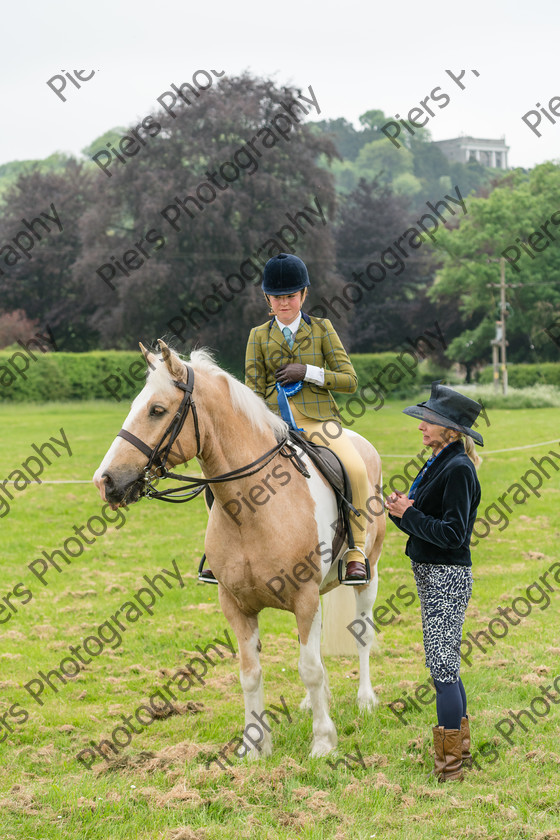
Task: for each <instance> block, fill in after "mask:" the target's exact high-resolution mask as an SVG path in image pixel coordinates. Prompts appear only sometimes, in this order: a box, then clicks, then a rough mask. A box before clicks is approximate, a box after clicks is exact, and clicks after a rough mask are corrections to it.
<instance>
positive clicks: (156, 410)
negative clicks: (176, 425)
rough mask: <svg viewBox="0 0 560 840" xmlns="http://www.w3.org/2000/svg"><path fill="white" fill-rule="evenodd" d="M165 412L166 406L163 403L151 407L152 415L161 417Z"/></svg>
mask: <svg viewBox="0 0 560 840" xmlns="http://www.w3.org/2000/svg"><path fill="white" fill-rule="evenodd" d="M162 414H165V408H164V407H163V406H162V405H153V406H152V407H151V408H150V417H161V415H162Z"/></svg>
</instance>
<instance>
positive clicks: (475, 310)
mask: <svg viewBox="0 0 560 840" xmlns="http://www.w3.org/2000/svg"><path fill="white" fill-rule="evenodd" d="M462 192H463V191H462ZM463 194H464V193H463ZM559 196H560V167H559V166H558V165H557V164H554V163H545V164H542V165H540V166H537V167H536V168H535V169H533V170H532V171H531V172H530V173H525V172H522V171H520V170H517V171H515V172H512V173H509V174H508V175H507V176H506V177H505V178H504V179H503V180H502V181H501V182H500V183H498V184H497V185H496V187H495V189H494V190H493V191H492V192H491V193H490V195H488V196H487V197H478V198H474V197H472V198H470V199H469V200H468V203H467V208H468V213H467V215H466V216H464V217H462V218H461V220H460V223H459V225H458V226H457V227H455V228H454V229H441V228H440V232H439V233H438V244H437V247H438V249H439V252H440V255H441V257H442V261H443V264H442V268H441V270H440V271H439V272H438V273H437V275H436V278H435V281H434V284H433V286H432V288H431V290H430V296H431V297H432V299H433V300H436V299H437V300H442V299H448V300H449V299H453V298H454V299H456V300H457V301H458V303H459V309H460V312H461V315H462V318H463V323H464V326H465V327H468V329H473V328H474V326H473V325H479V324H481V323H482V322H484V321H487V320H489V321H494V320H495V319H499V317H500V305H499V302H500V296H499V289H497V288H496V284H497V283H499V280H500V270H499V265H498V260H499V258H500V257H501V255H502V254H504V255H505V256H506V258H507V260H508V261H507V262H506V282H507V283H509V284H514V285H513V286H512V287H510V288H508V290H507V299H508V319H507V334H508V341H509V350H508V354H509V358H510V359H511V360H512V361H519V362H522V361H537V360H538V357H540V358H541V359H555V358H557V353H558V351H557V348H555V346H554V345H553V343H552V342H550V341H549V342H546V341H545V340H544V339H543V330H544V328H545V327H546V326H547V323H550V322H551V321H552V320H554V319H555V318H558V317H560V248H559V241H560V227H559V226H560V213H559V212H558V207H559V204H558V199H559ZM553 220H554V221H553ZM546 319H549V320H548V321H547V320H546ZM461 338H462V339H463V338H464V336H461ZM488 358H490V346H488Z"/></svg>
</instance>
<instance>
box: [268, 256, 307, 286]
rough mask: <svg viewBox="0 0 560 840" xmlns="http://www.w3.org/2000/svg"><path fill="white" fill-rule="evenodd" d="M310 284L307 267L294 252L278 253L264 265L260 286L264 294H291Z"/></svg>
mask: <svg viewBox="0 0 560 840" xmlns="http://www.w3.org/2000/svg"><path fill="white" fill-rule="evenodd" d="M310 285H311V284H310V282H309V275H308V273H307V267H306V265H305V263H304V261H303V260H300V258H299V257H296V256H295V254H278V255H277V256H276V257H271V259H269V260H268V262H267V263H266V265H265V267H264V272H263V279H262V284H261V288H262V290H263V292H264V293H265V295H292V294H294V292H300V291H302V290H303V289H305V288H307V286H310Z"/></svg>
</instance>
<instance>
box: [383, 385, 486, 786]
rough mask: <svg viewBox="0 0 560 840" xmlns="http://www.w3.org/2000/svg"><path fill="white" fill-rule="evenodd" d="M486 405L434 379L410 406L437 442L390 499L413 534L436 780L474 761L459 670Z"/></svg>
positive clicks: (429, 441)
mask: <svg viewBox="0 0 560 840" xmlns="http://www.w3.org/2000/svg"><path fill="white" fill-rule="evenodd" d="M480 411H481V406H480V405H479V403H477V402H475V401H474V400H471V399H469V397H465V396H463V394H459V393H458V392H457V391H454V390H453V389H452V388H447V387H445V386H443V385H440V384H439V382H433V383H432V392H431V396H430V399H429V400H427V401H426V402H423V403H420V404H418V405H413V406H409V407H408V408H405V409H404V413H405V414H408V415H410V416H411V417H417V418H419V419H420V420H421V421H422V422H421V423H420V425H419V426H418V428H419V430H420V431H421V432H422V435H423V438H422V442H423V444H424V445H425V446H429V447H430V448H431V449H432V453H433V454H432V457H431V458H429V460H428V461H427V462H426V464H425V465H424V466H423V468H422V469H421V470H420V472H419V473H418V475H417V477H416V478H415V479H414V481H413V482H412V486H411V488H410V490H409V492H408V496H404V495H403V494H402V493H399V492H394V493H392V494H391V495H390V496H389V498H388V499H387V500H386V506H387V509H388V511H389V516H390V518H391V519H392V520H393V522H394V523H395V525H396V526H397V527H398V528H400V530H401V531H404V533H405V534H408V542H407V544H406V554H407V555H408V557H410V559H411V561H412V571H413V572H414V577H415V579H416V586H417V589H418V596H419V598H420V608H421V613H422V633H423V638H424V650H425V653H426V666H427V667H428V668H429V669H430V673H431V675H432V679H433V681H434V685H435V688H436V709H437V720H438V725H437V726H434V727H433V736H434V750H435V773H436V776H437V777H438V780H439V781H446V780H448V779H462V778H463V769H462V768H463V767H470V766H471V765H472V756H471V754H470V732H469V721H468V718H467V698H466V695H465V689H464V687H463V683H462V681H461V677H460V676H459V666H460V659H459V652H460V644H461V636H462V629H463V621H464V618H465V610H466V608H467V604H468V602H469V598H470V596H471V591H472V571H471V565H472V563H471V552H470V548H469V546H470V539H471V534H472V529H473V525H474V521H475V519H476V512H477V508H478V504H479V502H480V484H479V482H478V478H477V475H476V468H477V467H478V465H479V464H480V463H481V460H480V458H479V457H478V455H477V454H476V452H475V448H474V443H473V441H474V442H476V443H478V444H479V445H480V446H483V445H484V443H483V440H482V436H481V435H480V434H479V433H478V432H477V431H474V430H473V429H472V428H471V427H472V425H473V423H474V422H475V421H476V418H477V417H478V415H479V413H480Z"/></svg>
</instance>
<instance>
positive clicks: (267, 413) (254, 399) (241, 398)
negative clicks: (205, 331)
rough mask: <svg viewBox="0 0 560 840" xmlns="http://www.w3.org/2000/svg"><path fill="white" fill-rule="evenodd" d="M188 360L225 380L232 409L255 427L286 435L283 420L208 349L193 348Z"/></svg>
mask: <svg viewBox="0 0 560 840" xmlns="http://www.w3.org/2000/svg"><path fill="white" fill-rule="evenodd" d="M189 361H190V362H191V363H192V365H193V367H194V369H195V370H196V371H200V373H203V374H207V375H208V376H219V377H221V378H222V379H225V380H226V382H227V384H228V387H229V393H230V397H231V402H232V405H233V407H234V409H235V410H236V411H240V412H241V413H242V414H243V415H244V416H245V417H246V418H247V420H249V422H250V423H251V425H252V426H253V427H254V428H255V429H262V428H263V426H265V425H268V427H269V428H270V430H271V431H272V432H273V434H274V435H275V437H276V438H277V439H281V438H283V437H286V432H287V428H288V427H287V424H286V423H285V422H284V420H282V418H281V417H278V415H276V414H274V413H273V412H272V411H271V410H270V409H269V408H268V406H267V404H266V403H265V401H264V400H263V399H261V397H259V396H257V394H255V393H254V392H253V391H251V389H250V388H248V387H247V385H245V384H244V383H243V382H240V381H239V380H238V379H236V378H235V377H234V376H232V375H231V374H230V373H228V372H227V371H225V370H222V368H221V367H220V366H219V365H218V364H216V362H215V361H214V358H213V356H212V354H211V353H210V352H209V351H208V350H204V349H201V350H193V351H192V352H191V355H190V359H189Z"/></svg>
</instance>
